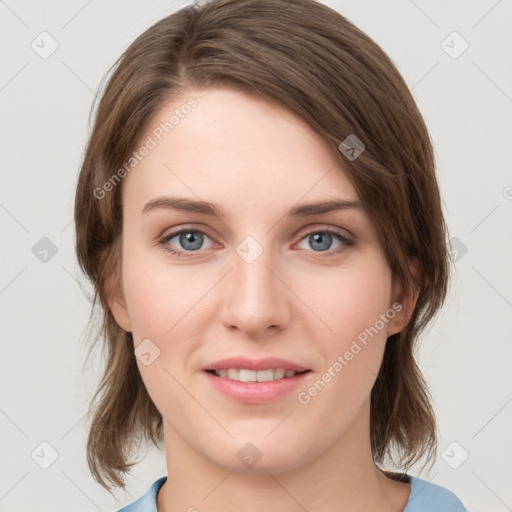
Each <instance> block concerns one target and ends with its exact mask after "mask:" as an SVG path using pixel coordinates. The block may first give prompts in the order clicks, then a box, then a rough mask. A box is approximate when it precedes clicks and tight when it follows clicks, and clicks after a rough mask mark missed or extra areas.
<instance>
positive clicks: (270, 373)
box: [215, 368, 297, 382]
mask: <svg viewBox="0 0 512 512" xmlns="http://www.w3.org/2000/svg"><path fill="white" fill-rule="evenodd" d="M296 373H297V372H296V371H295V370H285V369H284V368H277V369H275V370H273V369H272V368H269V369H268V370H258V371H255V370H246V369H245V368H242V369H238V368H223V369H222V370H215V375H217V377H223V378H228V379H231V380H237V381H239V382H271V381H273V380H280V379H284V378H289V377H293V376H294V375H295V374H296Z"/></svg>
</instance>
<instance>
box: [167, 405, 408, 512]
mask: <svg viewBox="0 0 512 512" xmlns="http://www.w3.org/2000/svg"><path fill="white" fill-rule="evenodd" d="M164 425H165V426H164V438H165V447H166V454H167V470H168V478H167V481H166V482H165V484H164V485H163V486H162V488H161V489H160V492H159V494H158V499H157V502H158V503H157V504H158V512H178V511H181V512H183V511H190V512H195V511H201V512H202V511H207V512H235V511H236V512H253V511H254V512H256V511H261V510H275V511H278V512H292V511H293V512H296V511H297V510H300V509H303V510H322V511H325V512H330V511H333V512H334V511H336V512H354V511H360V510H379V511H380V512H388V511H389V512H399V511H402V510H403V509H404V507H405V505H406V503H407V500H408V498H409V494H410V484H409V483H401V482H397V481H394V480H391V479H390V478H388V477H386V476H385V475H384V474H383V472H382V471H381V470H380V469H379V468H377V466H376V465H375V463H374V462H373V458H372V454H371V449H370V436H369V410H367V411H362V414H361V415H360V417H358V418H357V419H356V421H355V422H354V423H353V424H352V425H351V427H350V429H348V430H347V431H346V432H345V433H344V435H343V436H341V437H340V438H339V439H338V440H337V442H336V443H335V444H334V445H333V446H332V447H330V448H329V449H328V450H326V451H325V452H324V453H322V454H321V455H320V456H318V457H316V458H314V459H313V460H311V461H309V462H307V463H305V464H303V465H301V466H299V467H296V468H294V469H292V470H289V471H285V472H280V473H277V472H274V473H273V472H272V471H271V470H268V471H266V470H265V471H263V472H261V473H241V472H239V471H236V470H232V469H229V468H224V467H221V466H219V465H217V464H214V463H213V462H212V461H211V460H209V459H206V458H205V457H203V456H202V455H201V454H200V453H198V452H197V451H195V450H194V449H193V448H192V447H191V446H190V445H188V444H186V443H185V442H184V441H183V439H182V438H181V437H180V436H178V434H177V433H176V431H174V430H173V429H172V427H171V426H170V425H168V424H165V422H164ZM364 425H367V426H368V427H367V428H366V430H365V429H364V428H362V427H363V426H364ZM363 440H366V442H363Z"/></svg>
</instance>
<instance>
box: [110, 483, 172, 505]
mask: <svg viewBox="0 0 512 512" xmlns="http://www.w3.org/2000/svg"><path fill="white" fill-rule="evenodd" d="M166 480H167V477H166V476H162V477H161V478H159V479H158V480H156V481H155V482H153V484H152V485H151V487H150V488H149V489H148V490H147V492H146V493H145V494H144V495H143V496H141V497H140V498H139V499H138V500H136V501H134V502H133V503H130V504H129V505H126V507H123V508H121V509H119V510H118V511H117V512H157V508H156V495H157V494H158V491H159V490H160V487H162V485H164V483H165V481H166Z"/></svg>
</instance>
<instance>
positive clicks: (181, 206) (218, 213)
mask: <svg viewBox="0 0 512 512" xmlns="http://www.w3.org/2000/svg"><path fill="white" fill-rule="evenodd" d="M159 208H165V209H173V210H179V211H184V212H188V213H200V214H203V215H210V216H214V217H220V218H223V219H224V218H226V212H225V211H224V209H223V208H222V207H221V206H219V205H217V204H215V203H210V202H208V201H200V200H196V199H189V198H185V197H175V196H162V197H156V198H154V199H152V200H151V201H149V202H148V203H146V205H145V206H144V208H143V209H142V213H143V214H144V213H147V212H150V211H152V210H155V209H159ZM349 208H362V204H361V202H360V201H359V200H352V201H347V200H344V199H335V200H330V201H320V202H317V203H309V204H301V205H298V206H294V207H293V208H291V209H290V210H289V211H288V213H287V214H286V216H287V217H309V216H312V215H321V214H323V213H329V212H332V211H336V210H346V209H349Z"/></svg>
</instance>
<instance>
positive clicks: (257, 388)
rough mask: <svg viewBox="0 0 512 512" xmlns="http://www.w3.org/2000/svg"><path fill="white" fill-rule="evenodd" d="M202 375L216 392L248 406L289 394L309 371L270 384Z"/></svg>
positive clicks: (208, 374)
mask: <svg viewBox="0 0 512 512" xmlns="http://www.w3.org/2000/svg"><path fill="white" fill-rule="evenodd" d="M204 373H205V375H206V376H207V377H208V379H209V380H210V382H211V383H212V385H213V386H214V387H215V388H216V389H217V390H218V391H220V392H221V393H223V394H225V395H227V396H229V397H230V398H233V399H235V400H238V401H239V402H244V403H248V404H260V403H265V402H270V401H272V400H277V399H278V398H281V397H283V396H284V395H286V394H287V393H291V392H292V391H293V390H295V389H297V388H298V387H299V386H300V385H301V384H303V383H304V380H305V379H306V378H308V376H309V374H310V373H311V371H309V372H304V373H299V374H296V375H295V376H293V377H285V378H284V379H278V380H273V381H270V382H240V381H237V380H231V379H228V378H227V377H218V376H217V375H214V374H213V373H210V372H207V371H205V372H204Z"/></svg>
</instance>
